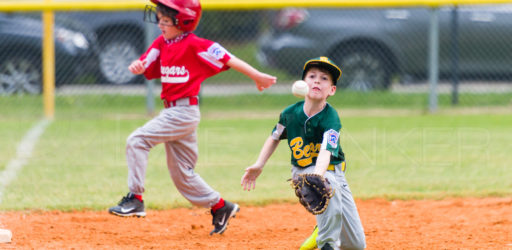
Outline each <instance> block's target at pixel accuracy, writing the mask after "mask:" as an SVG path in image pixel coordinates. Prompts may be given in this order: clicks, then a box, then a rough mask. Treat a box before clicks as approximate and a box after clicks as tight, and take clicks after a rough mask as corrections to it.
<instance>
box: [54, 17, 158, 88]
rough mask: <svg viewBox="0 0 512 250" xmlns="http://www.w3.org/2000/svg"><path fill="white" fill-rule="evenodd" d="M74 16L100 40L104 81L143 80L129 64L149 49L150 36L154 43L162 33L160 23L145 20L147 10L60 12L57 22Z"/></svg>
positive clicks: (99, 69) (101, 80) (101, 68)
mask: <svg viewBox="0 0 512 250" xmlns="http://www.w3.org/2000/svg"><path fill="white" fill-rule="evenodd" d="M61 18H63V19H72V20H74V21H76V22H77V24H80V25H82V26H84V27H86V28H87V29H90V30H92V32H93V33H94V36H95V37H96V38H97V40H98V61H99V64H98V73H99V74H98V75H99V79H97V81H98V82H100V83H110V84H127V83H143V79H142V77H141V76H136V75H133V74H132V73H131V72H130V71H129V70H128V65H129V64H130V63H131V62H132V61H133V60H135V59H137V58H139V56H140V55H141V54H142V53H143V52H144V51H145V50H146V49H147V47H148V46H147V44H146V36H148V38H149V39H150V41H149V42H152V41H153V39H154V38H156V37H157V36H158V35H159V34H161V32H160V30H159V29H158V27H157V25H154V24H149V25H148V23H145V22H144V20H143V18H144V13H143V11H112V12H103V11H100V12H93V11H84V12H76V11H70V12H57V13H56V22H59V20H60V19H61Z"/></svg>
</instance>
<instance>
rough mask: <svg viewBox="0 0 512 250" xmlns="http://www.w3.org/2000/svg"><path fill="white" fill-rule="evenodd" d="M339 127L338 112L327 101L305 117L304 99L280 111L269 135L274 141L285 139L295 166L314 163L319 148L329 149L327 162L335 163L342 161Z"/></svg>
mask: <svg viewBox="0 0 512 250" xmlns="http://www.w3.org/2000/svg"><path fill="white" fill-rule="evenodd" d="M340 129H341V123H340V118H339V116H338V112H336V110H335V109H334V108H333V107H332V106H331V105H330V104H329V103H327V105H325V108H324V109H323V110H322V111H320V112H319V113H317V114H315V115H314V116H312V117H308V116H307V115H306V113H305V112H304V101H301V102H298V103H296V104H293V105H291V106H289V107H287V108H286V109H285V110H283V112H282V113H281V115H280V117H279V122H278V123H277V125H276V126H275V127H274V129H273V130H272V138H273V139H274V140H276V141H277V140H284V139H288V146H289V147H290V150H291V153H292V154H291V163H292V165H294V166H297V167H309V166H314V165H315V164H316V159H317V157H318V154H319V153H320V149H326V150H329V151H330V152H331V161H330V164H333V165H337V164H340V163H341V162H342V161H344V160H345V154H344V153H343V150H342V149H341V146H340V140H339V138H340V132H339V131H340Z"/></svg>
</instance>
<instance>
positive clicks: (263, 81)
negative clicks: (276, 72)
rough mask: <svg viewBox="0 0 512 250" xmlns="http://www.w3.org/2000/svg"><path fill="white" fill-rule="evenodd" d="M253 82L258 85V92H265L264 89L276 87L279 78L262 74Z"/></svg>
mask: <svg viewBox="0 0 512 250" xmlns="http://www.w3.org/2000/svg"><path fill="white" fill-rule="evenodd" d="M253 80H254V82H255V83H256V87H257V88H258V90H259V91H263V90H264V89H266V88H269V87H270V86H272V85H274V84H275V83H276V81H277V77H275V76H271V75H269V74H265V73H262V72H260V73H259V74H258V75H257V76H256V77H255V78H253Z"/></svg>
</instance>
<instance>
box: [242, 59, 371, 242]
mask: <svg viewBox="0 0 512 250" xmlns="http://www.w3.org/2000/svg"><path fill="white" fill-rule="evenodd" d="M340 77H341V70H340V68H339V67H338V66H336V64H334V63H333V62H332V61H331V60H329V59H328V58H327V57H319V58H314V59H311V60H309V61H307V62H306V63H305V64H304V71H303V73H302V79H303V80H304V81H305V82H306V83H307V84H308V87H309V92H308V93H307V95H306V96H305V100H304V101H300V102H297V103H295V104H293V105H291V106H289V107H287V108H286V109H285V110H284V111H283V112H282V113H281V115H280V117H279V122H278V123H277V125H276V126H275V127H274V129H273V131H272V134H271V135H270V136H269V137H268V138H267V140H266V141H265V144H264V145H263V148H262V149H261V152H260V154H259V157H258V159H257V160H256V163H254V164H253V165H252V166H250V167H248V168H246V169H245V174H244V175H243V176H242V180H241V184H242V187H243V188H244V190H251V189H254V188H255V185H256V178H258V176H259V175H260V174H261V172H262V171H263V167H264V166H265V163H266V162H267V160H268V159H269V158H270V156H271V155H272V154H273V153H274V151H275V149H276V148H277V146H278V145H279V142H280V140H284V139H287V140H288V146H289V147H290V150H291V165H292V177H295V176H297V175H298V174H303V173H315V174H319V175H322V176H324V177H325V178H326V179H328V180H329V182H330V183H331V185H332V187H333V189H334V190H335V191H334V196H333V197H332V198H331V200H330V202H329V205H328V207H327V209H326V210H325V212H323V213H322V214H319V215H316V221H317V227H316V228H315V231H314V233H313V235H312V237H310V238H309V239H308V240H306V242H304V244H303V246H301V249H307V248H308V247H313V248H314V247H318V248H320V249H340V248H341V249H364V248H365V247H366V240H365V235H364V230H363V226H362V224H361V220H360V219H359V214H358V212H357V207H356V203H355V201H354V198H353V197H352V193H351V191H350V188H349V186H348V183H347V181H346V179H345V155H344V153H343V150H342V149H341V146H340V140H339V137H340V129H341V123H340V118H339V116H338V113H337V111H336V110H335V109H334V108H333V107H332V106H331V105H330V104H329V103H327V98H328V97H330V96H332V95H334V94H335V93H336V82H337V81H338V80H339V79H340ZM315 235H317V236H316V244H314V243H313V244H311V241H313V242H314V241H315V237H314V236H315ZM308 241H309V242H308ZM308 245H309V246H308Z"/></svg>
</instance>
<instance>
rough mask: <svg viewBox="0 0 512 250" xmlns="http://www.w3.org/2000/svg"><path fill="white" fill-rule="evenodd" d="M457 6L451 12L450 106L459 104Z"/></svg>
mask: <svg viewBox="0 0 512 250" xmlns="http://www.w3.org/2000/svg"><path fill="white" fill-rule="evenodd" d="M457 8H458V7H457V6H455V7H453V10H452V29H451V33H452V39H451V40H452V41H451V42H452V105H453V106H455V105H457V104H458V103H459V17H458V10H457Z"/></svg>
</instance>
